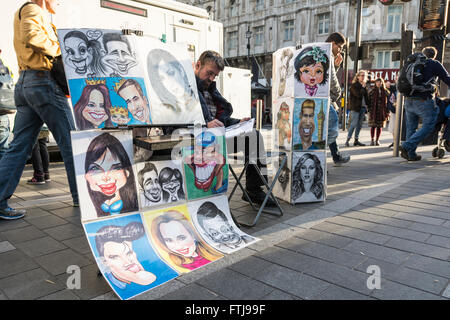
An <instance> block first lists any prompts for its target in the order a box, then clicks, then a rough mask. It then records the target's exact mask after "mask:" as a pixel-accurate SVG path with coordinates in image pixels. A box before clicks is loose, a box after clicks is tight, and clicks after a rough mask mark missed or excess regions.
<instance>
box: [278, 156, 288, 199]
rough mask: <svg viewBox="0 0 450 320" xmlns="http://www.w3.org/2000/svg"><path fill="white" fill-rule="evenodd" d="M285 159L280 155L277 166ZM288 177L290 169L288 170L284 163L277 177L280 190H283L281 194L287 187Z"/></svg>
mask: <svg viewBox="0 0 450 320" xmlns="http://www.w3.org/2000/svg"><path fill="white" fill-rule="evenodd" d="M286 157H287V156H286V155H284V154H282V155H280V157H279V161H278V164H281V163H282V161H283V160H284V158H286ZM290 175H291V169H289V167H288V162H286V165H285V166H284V168H283V169H282V170H281V172H280V175H279V176H278V182H279V184H280V186H281V189H283V192H286V188H287V186H288V185H289V182H290Z"/></svg>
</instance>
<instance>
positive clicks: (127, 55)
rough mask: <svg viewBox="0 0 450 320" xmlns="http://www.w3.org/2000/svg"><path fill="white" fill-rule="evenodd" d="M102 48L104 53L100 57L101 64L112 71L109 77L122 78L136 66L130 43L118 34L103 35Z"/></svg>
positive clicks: (136, 62)
mask: <svg viewBox="0 0 450 320" xmlns="http://www.w3.org/2000/svg"><path fill="white" fill-rule="evenodd" d="M103 47H104V49H105V51H106V53H105V55H104V56H103V57H102V63H103V64H104V65H105V66H107V67H108V68H110V69H112V71H111V73H110V75H109V76H110V77H120V76H124V75H126V74H128V72H129V71H130V69H131V68H133V67H134V66H136V65H137V64H138V61H137V58H136V54H135V52H134V51H133V49H132V48H131V45H130V42H129V41H128V39H127V37H126V36H124V35H122V34H120V33H105V34H104V35H103Z"/></svg>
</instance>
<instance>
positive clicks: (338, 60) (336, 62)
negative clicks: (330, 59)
mask: <svg viewBox="0 0 450 320" xmlns="http://www.w3.org/2000/svg"><path fill="white" fill-rule="evenodd" d="M343 60H344V58H342V55H341V54H340V53H338V54H337V55H336V57H335V58H334V66H335V67H339V66H340V65H341V63H342V61H343Z"/></svg>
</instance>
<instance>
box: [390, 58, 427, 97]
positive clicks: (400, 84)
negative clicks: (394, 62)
mask: <svg viewBox="0 0 450 320" xmlns="http://www.w3.org/2000/svg"><path fill="white" fill-rule="evenodd" d="M427 60H428V58H427V57H426V56H425V55H424V54H423V53H420V52H417V53H414V54H412V55H410V56H408V57H407V58H406V61H405V65H404V66H403V67H402V69H401V70H400V74H399V77H398V80H397V89H398V91H399V92H400V93H401V94H403V95H404V96H406V97H412V96H413V95H414V94H417V93H433V92H434V91H435V85H434V83H432V81H433V78H431V79H430V80H428V81H427V82H425V81H424V78H423V72H424V69H425V63H426V61H427Z"/></svg>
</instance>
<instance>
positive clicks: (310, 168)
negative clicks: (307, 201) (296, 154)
mask: <svg viewBox="0 0 450 320" xmlns="http://www.w3.org/2000/svg"><path fill="white" fill-rule="evenodd" d="M322 179H323V170H322V165H321V163H320V160H319V158H318V157H317V156H316V155H314V154H312V153H305V154H304V155H303V156H302V157H301V158H300V159H299V160H298V162H297V164H296V166H295V168H294V173H293V179H292V198H293V199H294V200H296V199H298V198H300V197H302V196H303V197H306V196H308V195H309V196H308V198H310V197H311V196H312V197H313V199H314V198H315V199H320V198H321V197H322V195H323V188H324V185H323V181H322Z"/></svg>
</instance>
